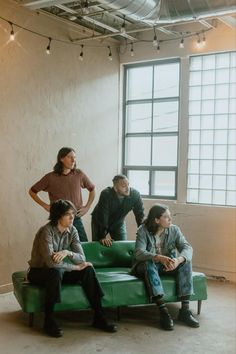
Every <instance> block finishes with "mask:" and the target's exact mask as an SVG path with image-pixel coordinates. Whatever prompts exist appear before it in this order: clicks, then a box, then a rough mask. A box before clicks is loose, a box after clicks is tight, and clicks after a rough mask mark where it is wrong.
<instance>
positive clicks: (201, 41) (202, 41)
mask: <svg viewBox="0 0 236 354" xmlns="http://www.w3.org/2000/svg"><path fill="white" fill-rule="evenodd" d="M83 4H84V7H89V2H88V1H83ZM75 17H76V16H75ZM0 19H1V20H3V21H5V22H7V23H8V24H9V25H10V26H11V32H10V39H9V40H11V41H13V40H14V39H15V33H14V28H15V27H19V28H20V29H22V30H24V31H26V32H29V33H31V34H33V35H36V36H39V37H41V38H46V39H48V46H47V48H46V53H47V54H50V52H51V42H52V41H56V42H58V43H65V44H68V45H73V46H78V45H79V46H81V53H80V56H79V59H80V60H83V48H84V47H85V46H84V45H81V44H79V43H76V42H75V41H73V40H70V41H68V40H64V39H59V38H51V37H48V36H47V35H45V34H42V33H40V32H37V31H34V30H32V29H30V28H27V27H24V26H21V25H19V24H17V23H15V22H11V21H9V20H8V19H6V18H3V17H2V16H0ZM73 19H74V18H73ZM123 21H124V22H123V24H122V27H123V28H125V16H124V20H123ZM13 26H14V28H13ZM209 30H211V29H207V30H203V31H201V32H200V33H199V32H192V33H191V32H188V33H187V32H186V33H184V34H183V33H182V32H180V33H179V34H180V38H171V39H164V40H158V39H157V34H156V27H153V31H154V38H153V41H152V44H153V45H154V46H156V48H157V52H158V53H159V52H160V43H162V42H169V41H172V40H177V39H181V41H180V43H179V46H180V47H181V48H183V45H184V40H185V39H186V38H190V37H196V36H197V43H196V46H197V47H198V48H201V47H203V46H204V45H205V44H206V38H205V33H206V32H208V31H209ZM127 33H128V32H127ZM200 36H202V39H201V37H200ZM86 39H87V38H86ZM95 39H96V38H95ZM137 42H139V41H137ZM148 42H151V40H148ZM129 44H130V45H131V48H130V55H131V56H134V49H133V42H132V43H129ZM86 47H93V48H96V47H97V48H104V47H105V48H108V49H109V54H108V59H109V60H111V61H112V60H113V58H112V52H111V47H110V46H107V45H99V46H97V45H89V44H88V45H86Z"/></svg>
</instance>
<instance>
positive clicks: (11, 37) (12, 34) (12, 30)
mask: <svg viewBox="0 0 236 354" xmlns="http://www.w3.org/2000/svg"><path fill="white" fill-rule="evenodd" d="M9 25H10V26H11V33H10V41H14V39H15V33H14V29H13V24H12V22H9Z"/></svg>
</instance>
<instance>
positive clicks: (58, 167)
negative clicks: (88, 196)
mask: <svg viewBox="0 0 236 354" xmlns="http://www.w3.org/2000/svg"><path fill="white" fill-rule="evenodd" d="M71 151H73V152H75V150H74V149H72V148H70V147H63V148H61V149H60V150H59V151H58V154H57V163H56V165H55V166H54V167H53V170H54V172H55V173H57V174H58V175H59V176H61V175H62V173H63V169H64V166H63V163H62V162H61V159H62V158H63V157H65V156H66V155H68V154H69V153H70V152H71ZM75 169H76V164H75V166H74V168H73V170H72V171H74V170H75Z"/></svg>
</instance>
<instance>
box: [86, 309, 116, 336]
mask: <svg viewBox="0 0 236 354" xmlns="http://www.w3.org/2000/svg"><path fill="white" fill-rule="evenodd" d="M92 326H93V327H95V328H99V329H101V330H102V331H105V332H110V333H114V332H117V326H116V325H115V324H114V323H109V322H108V321H107V318H106V316H105V314H104V313H103V312H102V313H101V312H99V313H95V315H94V320H93V324H92Z"/></svg>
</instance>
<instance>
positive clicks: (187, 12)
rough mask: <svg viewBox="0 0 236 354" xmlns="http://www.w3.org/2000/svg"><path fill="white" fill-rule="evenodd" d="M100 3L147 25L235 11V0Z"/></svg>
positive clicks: (102, 0) (111, 0)
mask: <svg viewBox="0 0 236 354" xmlns="http://www.w3.org/2000/svg"><path fill="white" fill-rule="evenodd" d="M98 2H99V3H100V4H101V5H106V6H107V7H109V8H111V9H113V10H114V11H117V12H119V13H121V14H123V15H124V16H127V17H129V18H130V19H133V20H135V21H140V22H144V23H146V24H149V25H152V26H153V25H155V24H157V23H169V24H171V23H177V22H183V21H191V20H193V19H196V20H200V19H204V18H209V17H214V16H223V15H227V14H231V13H233V12H235V11H236V6H235V0H129V1H127V0H99V1H98Z"/></svg>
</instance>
